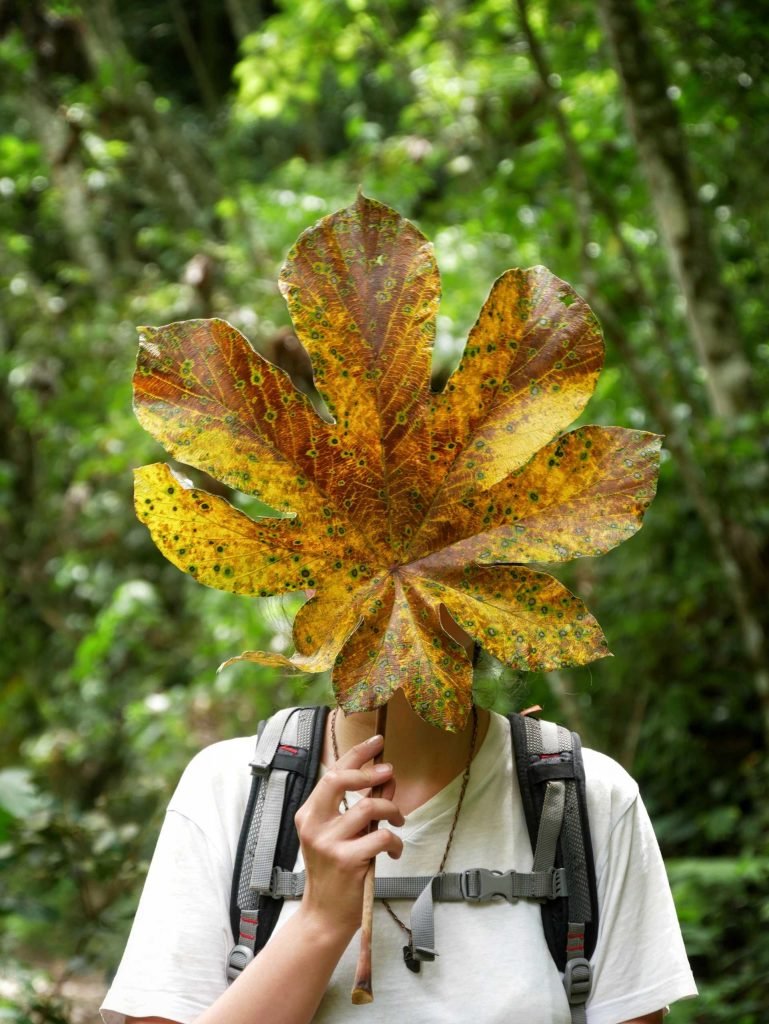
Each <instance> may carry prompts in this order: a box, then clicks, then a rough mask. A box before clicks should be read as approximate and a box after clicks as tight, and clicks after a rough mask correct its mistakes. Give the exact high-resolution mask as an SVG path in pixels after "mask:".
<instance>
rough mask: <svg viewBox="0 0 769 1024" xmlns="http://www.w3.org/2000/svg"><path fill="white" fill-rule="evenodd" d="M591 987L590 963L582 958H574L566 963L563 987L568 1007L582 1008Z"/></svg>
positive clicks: (591, 973)
mask: <svg viewBox="0 0 769 1024" xmlns="http://www.w3.org/2000/svg"><path fill="white" fill-rule="evenodd" d="M592 986H593V968H592V967H591V966H590V961H589V960H586V959H585V957H584V956H575V957H574V958H573V959H572V960H567V961H566V969H565V970H564V972H563V987H564V988H565V989H566V995H567V997H568V1000H569V1005H570V1006H582V1004H583V1003H586V1002H587V997H588V996H589V995H590V989H591V988H592Z"/></svg>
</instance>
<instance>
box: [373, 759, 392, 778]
mask: <svg viewBox="0 0 769 1024" xmlns="http://www.w3.org/2000/svg"><path fill="white" fill-rule="evenodd" d="M392 770H393V766H392V765H391V764H388V763H387V762H386V761H383V762H382V764H375V765H374V767H373V769H372V771H373V773H374V775H386V774H387V773H388V772H391V771H392Z"/></svg>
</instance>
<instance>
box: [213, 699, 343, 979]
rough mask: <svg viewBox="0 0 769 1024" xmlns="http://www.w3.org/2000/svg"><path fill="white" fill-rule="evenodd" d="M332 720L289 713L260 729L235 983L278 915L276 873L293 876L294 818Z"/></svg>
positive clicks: (236, 928) (313, 710)
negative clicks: (274, 892)
mask: <svg viewBox="0 0 769 1024" xmlns="http://www.w3.org/2000/svg"><path fill="white" fill-rule="evenodd" d="M327 716H328V708H327V707H307V708H290V709H287V710H285V711H281V712H278V713H277V714H276V715H273V716H272V718H270V719H268V721H267V722H266V723H263V724H262V725H260V729H259V734H258V738H257V745H256V752H255V754H254V759H253V760H252V762H251V771H252V774H253V781H252V784H251V792H250V794H249V799H248V803H247V805H246V812H245V815H244V818H243V824H242V826H241V831H240V838H239V841H238V848H237V855H236V862H235V870H234V872H233V878H232V889H231V894H230V922H231V925H232V931H233V937H234V939H235V947H234V949H233V950H232V951H231V953H230V958H229V962H228V970H227V973H228V977H230V978H231V979H232V978H235V977H237V975H238V974H239V973H240V971H242V970H243V968H244V967H245V966H246V965H247V964H248V963H249V962H250V961H251V960H252V959H253V957H254V956H255V955H256V953H258V952H259V950H260V949H262V948H263V946H264V945H265V944H266V942H267V940H268V939H269V937H270V935H271V934H272V932H273V929H274V928H275V925H276V923H277V920H278V917H279V915H280V910H281V907H282V905H283V900H282V898H280V897H274V896H272V895H271V894H270V887H271V882H272V874H273V871H274V870H275V868H281V869H283V870H287V871H291V870H293V867H294V864H295V862H296V857H297V853H298V852H299V837H298V835H297V833H296V827H295V825H294V816H295V814H296V812H297V811H298V810H299V808H300V807H301V806H302V804H303V803H304V801H305V800H306V799H307V797H308V796H309V795H310V793H311V792H312V789H313V787H314V785H315V782H316V780H317V777H318V769H319V767H320V759H321V755H322V752H323V737H324V733H325V727H326V718H327Z"/></svg>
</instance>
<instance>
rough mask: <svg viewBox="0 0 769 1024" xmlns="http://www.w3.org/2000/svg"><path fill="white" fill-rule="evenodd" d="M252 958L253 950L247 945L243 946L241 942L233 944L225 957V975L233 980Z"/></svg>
mask: <svg viewBox="0 0 769 1024" xmlns="http://www.w3.org/2000/svg"><path fill="white" fill-rule="evenodd" d="M253 959H254V951H253V949H251V948H250V947H249V946H244V945H242V944H241V943H239V944H238V945H237V946H233V947H232V949H231V950H230V955H229V956H228V957H227V977H228V978H229V979H230V981H234V980H235V979H236V978H237V977H238V976H239V975H240V974H241V972H242V971H244V970H245V969H246V967H248V965H249V964H250V963H251V961H252V960H253Z"/></svg>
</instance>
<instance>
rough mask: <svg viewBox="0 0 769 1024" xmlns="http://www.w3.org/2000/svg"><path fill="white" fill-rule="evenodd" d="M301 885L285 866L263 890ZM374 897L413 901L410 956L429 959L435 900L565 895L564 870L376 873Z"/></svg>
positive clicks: (298, 892)
mask: <svg viewBox="0 0 769 1024" xmlns="http://www.w3.org/2000/svg"><path fill="white" fill-rule="evenodd" d="M304 885H305V873H304V871H296V872H294V871H284V870H283V869H282V868H275V870H274V871H273V873H272V880H271V884H270V886H269V889H267V890H265V895H268V896H273V897H278V898H283V899H292V900H298V899H301V898H302V895H303V893H304ZM374 886H375V888H374V896H375V898H376V899H380V900H398V899H404V900H415V901H416V902H415V903H414V906H413V907H412V910H411V925H410V927H411V933H412V937H413V938H412V956H413V957H414V959H415V960H420V961H425V960H434V959H435V956H436V953H435V923H434V917H433V906H434V904H435V903H460V902H462V901H467V902H469V903H485V902H489V901H490V900H494V899H504V900H507V901H508V903H514V902H515V901H516V900H519V899H520V900H536V901H542V900H553V899H558V898H559V897H561V896H566V895H568V890H567V885H566V870H565V869H564V868H552V867H551V868H549V869H546V870H543V871H529V872H522V871H491V870H489V869H488V868H469V869H468V870H467V871H454V872H452V871H448V872H444V873H443V874H441V875H433V876H430V875H404V876H401V877H399V876H397V875H396V876H392V877H382V876H380V875H377V877H376V879H375V883H374Z"/></svg>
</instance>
